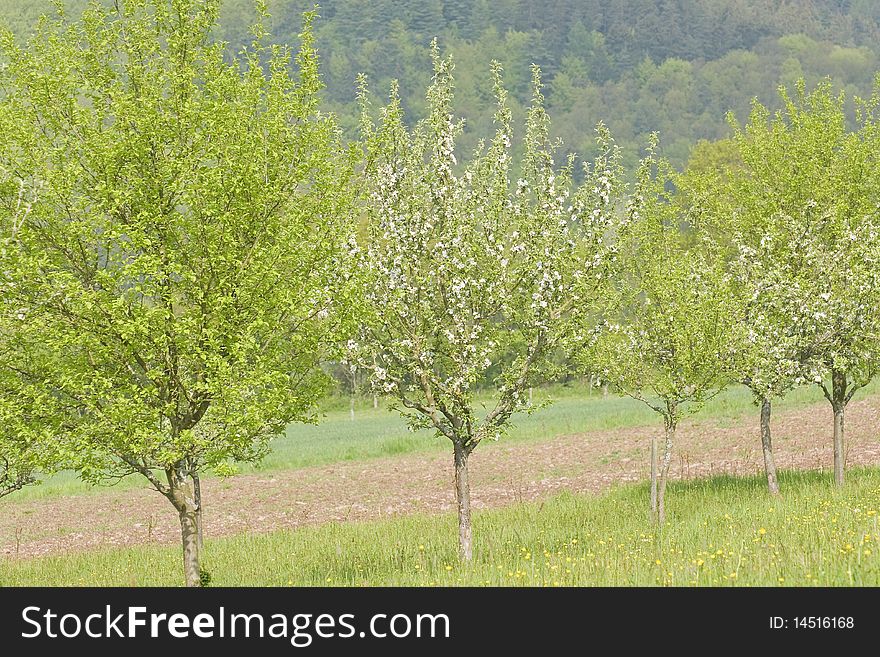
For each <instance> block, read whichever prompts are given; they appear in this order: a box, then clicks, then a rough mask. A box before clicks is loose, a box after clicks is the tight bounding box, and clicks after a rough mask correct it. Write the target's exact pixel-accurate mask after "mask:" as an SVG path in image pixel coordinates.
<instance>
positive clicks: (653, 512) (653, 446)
mask: <svg viewBox="0 0 880 657" xmlns="http://www.w3.org/2000/svg"><path fill="white" fill-rule="evenodd" d="M651 518H653V519H655V520H656V518H657V437H656V436H651Z"/></svg>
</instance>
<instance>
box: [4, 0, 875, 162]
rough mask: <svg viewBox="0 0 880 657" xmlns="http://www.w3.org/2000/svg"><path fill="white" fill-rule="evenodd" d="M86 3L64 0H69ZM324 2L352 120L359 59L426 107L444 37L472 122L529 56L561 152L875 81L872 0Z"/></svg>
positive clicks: (721, 127) (282, 5)
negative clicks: (825, 86) (818, 86)
mask: <svg viewBox="0 0 880 657" xmlns="http://www.w3.org/2000/svg"><path fill="white" fill-rule="evenodd" d="M84 4H85V0H68V1H67V6H68V7H69V8H70V13H71V14H75V13H77V12H78V10H79V9H80V8H81V7H82V6H83V5H84ZM268 6H269V10H270V12H271V13H272V16H273V25H272V30H273V32H274V33H275V34H276V35H278V38H279V40H280V41H283V42H287V43H291V44H295V42H296V34H297V33H298V32H299V30H300V26H301V21H300V16H301V13H302V11H303V10H305V9H308V8H311V7H312V6H313V3H312V2H311V0H268ZM47 10H51V3H50V2H49V0H0V17H2V19H3V20H6V21H8V22H9V23H10V24H11V25H12V27H13V29H15V30H16V31H17V32H19V33H22V34H23V33H26V32H27V31H28V29H29V27H30V26H31V25H32V24H33V22H34V21H35V20H36V17H37V16H38V15H39V14H40V13H41V12H44V11H47ZM320 13H321V16H322V18H321V19H320V21H319V23H318V25H317V35H318V46H319V49H320V52H321V56H322V73H323V76H324V80H325V83H326V85H327V89H326V97H327V100H328V103H329V105H330V106H331V107H332V108H333V109H334V110H335V111H337V112H338V113H339V115H340V116H341V117H342V119H343V121H342V122H343V124H344V125H345V126H346V127H347V128H348V129H353V126H354V125H355V122H356V116H357V111H356V109H355V106H354V97H355V84H354V81H355V77H356V76H357V74H358V73H360V72H363V73H366V74H367V76H368V77H369V79H370V83H371V88H372V90H373V92H374V93H376V94H378V95H383V96H384V95H385V93H386V91H387V89H388V84H389V82H390V81H391V80H392V79H395V78H396V79H399V80H400V84H401V94H402V96H403V104H404V107H405V108H407V109H408V110H411V111H414V112H418V111H419V110H420V109H421V105H422V102H423V101H422V99H421V95H422V90H423V89H424V86H425V83H426V81H427V78H428V76H429V71H430V65H429V55H428V46H429V43H430V40H431V39H432V38H433V37H435V36H436V37H438V38H439V40H440V43H441V46H442V47H443V48H444V49H445V50H447V51H449V52H451V53H452V54H453V55H454V56H455V59H456V62H457V72H456V73H457V94H458V97H457V107H458V108H459V110H460V112H461V113H462V114H463V115H464V116H466V117H467V118H468V120H469V121H470V122H471V124H472V127H474V128H476V127H478V126H479V125H480V124H483V123H485V122H487V121H488V120H489V119H490V116H491V89H490V84H489V62H490V61H491V60H492V59H498V60H500V61H501V62H502V63H503V65H504V67H505V76H506V80H507V84H508V86H509V87H510V88H511V89H512V91H513V93H514V94H515V95H516V96H517V98H516V100H518V101H524V100H525V96H526V94H527V93H528V86H529V79H530V72H529V66H530V64H532V63H533V62H534V63H537V64H538V65H540V66H541V68H542V69H543V72H544V79H545V82H546V85H547V93H548V102H549V106H550V110H551V112H552V114H553V117H554V126H555V130H556V131H557V132H558V134H559V135H560V136H561V137H562V138H563V140H564V142H565V145H566V150H569V151H576V152H578V153H580V154H584V155H589V154H590V152H591V150H592V149H593V147H594V146H593V143H594V142H593V131H592V126H593V125H594V124H595V123H596V122H597V121H599V120H603V121H605V122H606V123H607V124H608V125H609V127H610V128H611V130H612V132H613V134H614V135H615V136H616V138H617V139H618V141H620V142H621V143H622V144H624V145H625V146H627V154H626V155H627V160H628V161H632V160H633V159H634V158H635V157H636V154H637V146H638V145H640V144H642V145H643V144H644V143H646V141H647V134H648V133H650V132H652V131H655V130H656V131H659V132H660V134H661V141H662V147H663V151H664V152H665V154H666V155H667V156H668V157H670V158H671V159H672V161H673V162H675V163H676V164H679V165H680V164H683V163H684V161H685V160H686V159H687V157H688V154H689V153H690V150H691V148H692V146H693V144H695V143H696V142H697V141H698V140H700V139H709V140H715V139H719V138H722V137H724V136H726V135H727V134H728V128H727V125H726V122H725V120H724V115H725V113H726V112H727V111H728V110H733V111H734V112H735V113H736V115H737V116H738V117H740V118H744V115H745V113H746V112H747V110H748V107H749V103H750V101H751V99H752V98H753V97H755V96H757V97H758V98H760V99H761V101H762V102H765V103H768V104H770V105H773V104H774V103H775V101H776V98H775V96H776V88H777V87H778V86H779V85H780V84H785V85H791V84H792V83H793V82H794V81H795V80H796V79H797V78H799V77H802V76H803V77H805V78H806V80H807V82H808V84H811V83H815V82H816V81H817V80H819V79H820V78H822V77H824V76H831V77H832V78H833V80H834V82H835V85H837V86H838V87H839V88H845V89H846V90H847V91H848V92H849V93H851V94H863V95H867V94H868V93H869V92H870V86H871V82H872V79H873V77H874V74H875V71H876V70H877V69H878V50H880V3H878V2H874V1H873V0H827V1H824V0H762V1H760V2H753V1H749V0H544V1H542V2H537V1H536V0H491V1H490V0H324V1H323V2H322V3H321V8H320ZM254 15H255V13H254V9H253V0H226V2H225V5H224V8H223V16H222V24H223V29H222V34H220V35H218V36H219V37H220V38H223V39H225V40H228V41H230V42H231V43H232V44H233V45H234V46H240V44H242V43H244V42H246V41H247V37H248V25H249V24H250V22H251V21H252V19H253V17H254ZM473 132H479V130H474V131H473ZM471 134H473V133H471ZM472 143H473V142H472V140H468V139H467V136H466V138H465V139H463V140H462V147H463V148H465V149H467V148H468V147H469V146H470V145H472Z"/></svg>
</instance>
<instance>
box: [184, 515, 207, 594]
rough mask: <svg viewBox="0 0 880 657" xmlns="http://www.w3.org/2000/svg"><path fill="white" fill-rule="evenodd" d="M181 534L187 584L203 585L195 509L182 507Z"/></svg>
mask: <svg viewBox="0 0 880 657" xmlns="http://www.w3.org/2000/svg"><path fill="white" fill-rule="evenodd" d="M179 513H180V536H181V538H182V539H183V574H184V576H185V578H186V585H187V586H201V585H202V580H201V576H200V571H201V568H200V566H199V532H198V520H197V513H196V511H195V509H192V508H184V509H180V511H179Z"/></svg>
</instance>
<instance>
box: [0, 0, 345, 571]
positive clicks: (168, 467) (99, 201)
mask: <svg viewBox="0 0 880 657" xmlns="http://www.w3.org/2000/svg"><path fill="white" fill-rule="evenodd" d="M218 5H219V0H125V1H124V2H120V3H118V5H116V6H114V7H112V8H103V7H101V6H99V5H97V4H96V5H93V6H92V7H91V8H90V9H89V10H88V11H87V12H86V13H85V14H84V15H83V18H82V20H81V21H78V22H69V21H68V20H66V19H65V17H64V16H63V13H59V15H58V16H57V17H56V18H54V19H49V20H44V21H42V22H41V24H40V26H39V28H38V30H37V32H36V34H35V36H34V37H33V38H31V39H30V40H29V41H28V43H27V45H26V46H25V47H19V46H18V45H16V43H15V42H14V40H13V38H12V36H11V35H10V34H4V35H3V36H2V41H0V44H2V52H3V57H4V58H6V60H7V61H8V67H7V68H6V70H5V71H4V72H3V78H2V82H3V88H4V90H3V97H2V102H0V113H2V114H3V116H4V117H5V118H4V124H5V125H7V126H8V127H9V128H10V129H9V130H8V132H7V134H6V135H4V142H3V144H2V146H0V166H2V167H3V168H4V169H5V170H7V171H9V172H12V175H13V176H14V177H15V178H16V179H17V180H20V181H22V182H23V184H25V185H27V186H37V187H39V188H40V190H41V191H40V194H39V196H38V198H37V199H36V200H35V201H34V203H33V205H32V208H31V212H30V214H29V215H28V217H27V219H26V220H25V221H24V222H23V223H22V225H21V227H20V229H19V231H18V236H17V247H16V248H17V258H18V266H17V267H16V268H15V269H14V270H12V271H10V272H8V273H7V274H6V275H7V281H6V291H7V293H8V294H9V295H10V298H11V299H12V300H11V301H10V303H14V304H15V305H16V306H17V307H19V308H22V309H23V310H22V311H21V312H22V314H23V315H25V317H26V319H25V320H24V321H25V322H26V323H27V327H28V329H29V330H30V331H32V334H33V337H34V340H38V341H39V344H41V345H43V346H44V348H46V349H47V350H48V351H50V352H51V353H57V354H60V355H63V358H57V359H52V360H51V361H48V366H47V367H46V368H41V369H40V370H37V371H33V372H27V374H28V376H29V377H30V378H31V379H35V378H36V379H38V382H39V385H40V387H41V389H42V390H43V391H45V394H50V393H51V395H53V396H56V397H58V398H62V399H65V400H69V402H70V403H71V404H75V405H76V406H77V407H78V409H79V412H78V418H79V419H78V421H77V423H76V424H75V426H72V427H69V428H67V429H66V430H65V431H64V434H63V436H64V439H65V440H64V444H65V445H66V446H67V450H68V452H69V454H68V456H69V457H70V460H72V461H74V462H75V465H76V467H77V468H78V469H79V470H80V471H81V473H82V475H83V477H84V478H85V479H87V480H89V481H93V482H100V481H104V480H108V479H109V480H115V479H117V478H120V477H124V476H127V475H129V474H133V473H137V474H140V475H142V476H143V477H145V478H146V479H147V480H148V481H149V483H150V484H151V486H152V487H154V488H155V489H156V490H157V491H159V492H160V493H161V494H162V495H164V496H165V497H166V498H167V499H168V500H169V502H170V503H171V504H172V505H173V506H174V508H175V510H176V511H177V512H178V515H179V518H180V526H181V536H182V542H183V556H184V572H185V578H186V583H187V584H188V585H191V586H194V585H198V584H199V583H200V564H199V549H198V548H199V545H198V538H197V535H198V525H199V516H200V497H201V496H200V490H199V485H198V484H199V479H198V476H199V474H200V473H202V472H204V471H206V470H211V469H221V470H222V469H224V468H227V467H228V466H227V462H228V460H230V459H233V460H243V461H252V460H256V459H259V458H260V457H261V456H262V455H263V454H264V453H265V451H266V449H267V443H268V441H269V439H270V438H271V437H272V436H274V435H276V434H277V433H278V432H279V431H281V430H282V429H283V428H284V426H285V425H287V424H288V423H290V422H291V421H295V420H305V419H308V418H309V417H310V413H311V409H312V408H313V405H314V402H315V401H316V399H317V397H318V395H319V394H320V392H321V390H322V385H321V384H322V382H323V378H324V377H323V376H322V375H321V373H320V369H319V368H318V367H317V365H318V362H319V360H320V359H321V357H322V355H323V354H324V353H325V352H326V351H327V350H328V349H330V348H332V345H333V344H335V342H336V340H337V331H338V330H339V325H340V322H341V321H342V320H343V319H344V311H345V308H346V305H345V290H344V285H345V281H344V279H345V275H344V264H345V262H344V260H343V257H342V256H343V255H344V250H345V242H346V237H345V234H344V225H343V223H342V217H343V216H345V214H346V212H343V210H342V209H341V204H343V203H345V200H346V198H347V196H346V194H347V192H346V191H345V181H344V180H343V176H341V175H340V173H341V169H340V167H339V166H338V165H339V164H340V162H341V161H342V160H341V156H340V150H339V147H338V134H337V130H336V128H335V126H334V124H333V122H332V121H331V120H330V119H329V118H328V117H326V116H323V115H321V114H320V112H318V110H317V94H318V92H319V89H320V83H319V77H318V69H317V58H316V53H315V50H314V46H313V42H312V37H311V28H310V23H311V19H312V15H311V14H308V15H306V27H305V30H304V32H303V34H302V35H301V37H302V47H301V50H300V52H299V54H298V56H297V58H296V63H297V66H298V68H299V79H298V80H296V79H293V78H292V77H291V75H290V73H289V71H290V61H289V59H290V58H289V53H288V52H287V51H286V50H285V49H283V48H278V47H268V46H265V45H264V43H265V41H266V37H267V35H266V33H265V31H264V29H263V27H262V23H259V24H257V25H256V26H255V27H254V30H253V34H254V42H253V43H252V45H251V47H250V48H249V49H248V50H247V51H246V52H242V53H240V54H239V55H238V56H233V55H231V54H230V53H229V52H227V51H226V50H225V48H224V46H223V44H222V43H215V42H212V40H211V38H210V35H211V32H212V30H213V29H214V27H215V25H216V20H217V12H218Z"/></svg>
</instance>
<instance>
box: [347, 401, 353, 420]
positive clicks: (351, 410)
mask: <svg viewBox="0 0 880 657" xmlns="http://www.w3.org/2000/svg"><path fill="white" fill-rule="evenodd" d="M348 412H349V415H350V419H351V421H352V422H354V395H352V396H351V399H349V401H348Z"/></svg>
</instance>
